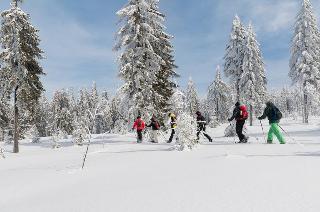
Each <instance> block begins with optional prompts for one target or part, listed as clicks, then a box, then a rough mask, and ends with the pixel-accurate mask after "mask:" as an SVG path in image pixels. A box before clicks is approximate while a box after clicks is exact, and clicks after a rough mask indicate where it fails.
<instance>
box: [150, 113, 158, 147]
mask: <svg viewBox="0 0 320 212" xmlns="http://www.w3.org/2000/svg"><path fill="white" fill-rule="evenodd" d="M150 121H151V123H150V124H149V125H148V126H147V127H151V133H150V139H151V141H150V142H151V143H158V142H159V141H158V131H159V130H160V123H159V122H158V121H157V119H156V118H155V116H152V118H151V120H150Z"/></svg>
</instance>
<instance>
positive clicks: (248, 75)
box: [239, 24, 267, 126]
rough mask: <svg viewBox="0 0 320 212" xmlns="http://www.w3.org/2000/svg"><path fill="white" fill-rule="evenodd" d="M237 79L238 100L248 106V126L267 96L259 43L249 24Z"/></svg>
mask: <svg viewBox="0 0 320 212" xmlns="http://www.w3.org/2000/svg"><path fill="white" fill-rule="evenodd" d="M243 55H244V57H243V65H242V71H243V72H242V74H241V79H240V81H239V87H240V88H241V91H240V101H241V102H243V103H245V104H246V105H247V106H248V107H249V120H250V126H252V125H253V114H256V115H258V114H261V112H262V110H263V106H264V103H265V102H266V96H267V88H266V86H267V79H266V73H265V68H264V63H263V59H262V55H261V51H260V46H259V43H258V42H257V40H256V35H255V33H254V30H253V27H252V25H251V24H249V26H248V30H247V36H246V38H245V47H244V52H243Z"/></svg>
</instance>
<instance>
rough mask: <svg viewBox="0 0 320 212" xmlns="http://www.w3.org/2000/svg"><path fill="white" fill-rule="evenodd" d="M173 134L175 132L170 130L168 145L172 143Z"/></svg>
mask: <svg viewBox="0 0 320 212" xmlns="http://www.w3.org/2000/svg"><path fill="white" fill-rule="evenodd" d="M174 134H176V131H175V130H174V129H171V135H170V138H169V141H168V142H169V143H171V142H172V139H173V136H174Z"/></svg>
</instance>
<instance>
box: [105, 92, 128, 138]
mask: <svg viewBox="0 0 320 212" xmlns="http://www.w3.org/2000/svg"><path fill="white" fill-rule="evenodd" d="M126 90H127V89H126V88H125V87H121V88H120V89H118V91H117V92H116V95H115V96H114V97H113V98H112V100H111V102H110V104H109V110H110V119H111V131H112V132H114V133H121V134H125V133H127V132H128V130H129V129H131V128H132V119H133V118H134V117H132V119H129V118H130V112H129V101H130V98H129V95H128V94H127V93H126Z"/></svg>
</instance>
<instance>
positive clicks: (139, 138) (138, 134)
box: [137, 130, 142, 142]
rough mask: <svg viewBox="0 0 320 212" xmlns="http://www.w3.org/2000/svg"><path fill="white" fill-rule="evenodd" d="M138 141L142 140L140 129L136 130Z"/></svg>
mask: <svg viewBox="0 0 320 212" xmlns="http://www.w3.org/2000/svg"><path fill="white" fill-rule="evenodd" d="M137 136H138V142H142V130H137Z"/></svg>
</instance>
